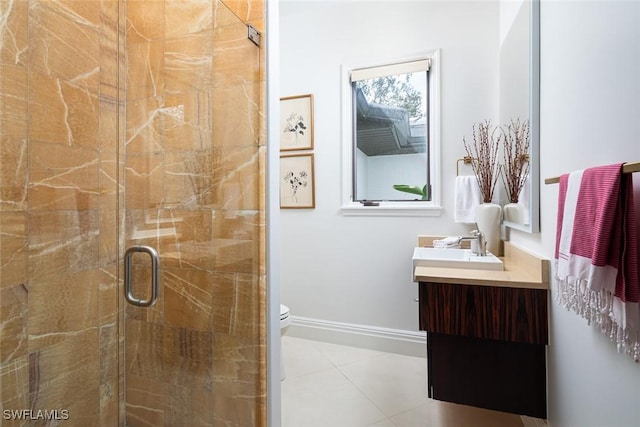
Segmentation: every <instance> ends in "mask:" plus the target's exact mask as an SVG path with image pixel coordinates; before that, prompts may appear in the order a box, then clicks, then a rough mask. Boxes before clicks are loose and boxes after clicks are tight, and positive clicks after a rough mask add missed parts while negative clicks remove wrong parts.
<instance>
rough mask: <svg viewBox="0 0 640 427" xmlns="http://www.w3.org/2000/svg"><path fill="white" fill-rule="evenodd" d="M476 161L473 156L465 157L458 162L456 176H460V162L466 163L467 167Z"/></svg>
mask: <svg viewBox="0 0 640 427" xmlns="http://www.w3.org/2000/svg"><path fill="white" fill-rule="evenodd" d="M474 160H476V159H475V158H473V157H471V156H464V157H463V158H461V159H458V160H456V176H459V175H460V162H464V164H465V165H470V164H471V162H472V161H474Z"/></svg>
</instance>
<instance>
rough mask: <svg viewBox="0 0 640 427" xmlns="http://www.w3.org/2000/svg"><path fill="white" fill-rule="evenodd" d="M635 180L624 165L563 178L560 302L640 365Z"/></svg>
mask: <svg viewBox="0 0 640 427" xmlns="http://www.w3.org/2000/svg"><path fill="white" fill-rule="evenodd" d="M633 203H634V202H633V178H632V174H626V175H623V174H622V164H614V165H608V166H599V167H595V168H589V169H585V170H582V171H576V172H572V173H571V174H565V175H563V176H561V177H560V188H559V192H558V218H557V229H556V249H555V263H556V266H555V267H556V268H555V275H556V281H557V284H558V287H557V294H556V298H557V300H558V301H559V303H560V304H562V305H563V306H565V307H566V308H567V309H571V310H573V311H575V312H576V313H578V314H579V315H580V316H582V317H584V318H585V319H587V321H588V322H589V323H591V322H594V323H596V324H597V325H598V326H599V327H600V330H601V331H602V332H603V333H604V334H606V335H608V336H609V338H610V339H611V340H612V341H614V342H615V343H616V344H617V347H618V351H619V352H625V353H627V354H629V355H631V356H632V357H633V358H634V360H635V361H636V362H638V361H640V304H638V303H639V302H640V279H639V278H638V234H637V225H636V216H635V209H634V204H633Z"/></svg>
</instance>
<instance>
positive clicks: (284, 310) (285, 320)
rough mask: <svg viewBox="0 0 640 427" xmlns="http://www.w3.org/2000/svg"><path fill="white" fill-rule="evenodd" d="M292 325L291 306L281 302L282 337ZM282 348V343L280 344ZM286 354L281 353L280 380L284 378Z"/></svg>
mask: <svg viewBox="0 0 640 427" xmlns="http://www.w3.org/2000/svg"><path fill="white" fill-rule="evenodd" d="M289 325H291V317H290V316H289V307H287V306H286V305H283V304H280V337H282V336H283V335H284V334H285V333H286V332H287V329H289ZM281 343H282V341H281ZM280 347H281V348H282V345H281V346H280ZM284 377H285V375H284V356H283V355H282V352H281V353H280V381H282V380H284Z"/></svg>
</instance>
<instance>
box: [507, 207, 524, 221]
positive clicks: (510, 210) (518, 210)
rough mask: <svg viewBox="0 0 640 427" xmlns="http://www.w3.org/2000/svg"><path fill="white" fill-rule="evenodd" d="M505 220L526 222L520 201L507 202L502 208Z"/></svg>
mask: <svg viewBox="0 0 640 427" xmlns="http://www.w3.org/2000/svg"><path fill="white" fill-rule="evenodd" d="M502 211H503V213H504V220H505V221H509V222H512V223H514V224H524V209H522V206H520V205H519V204H518V203H507V204H506V205H504V208H502Z"/></svg>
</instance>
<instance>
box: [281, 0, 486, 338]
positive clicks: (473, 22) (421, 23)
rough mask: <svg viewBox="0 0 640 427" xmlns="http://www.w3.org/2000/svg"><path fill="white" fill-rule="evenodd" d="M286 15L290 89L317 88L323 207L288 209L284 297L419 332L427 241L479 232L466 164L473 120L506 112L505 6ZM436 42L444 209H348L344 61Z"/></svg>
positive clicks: (319, 311) (418, 5) (397, 4)
mask: <svg viewBox="0 0 640 427" xmlns="http://www.w3.org/2000/svg"><path fill="white" fill-rule="evenodd" d="M280 11H281V15H280V18H281V19H280V38H281V44H280V46H281V52H280V56H281V61H280V64H281V69H280V76H281V78H280V84H281V95H282V96H289V95H296V94H303V93H313V95H314V103H315V105H314V126H315V141H314V145H315V150H314V152H315V162H316V164H315V179H316V208H315V209H314V210H282V211H281V225H282V232H281V234H282V242H281V244H282V271H281V278H282V281H281V292H282V301H283V303H284V304H287V305H288V306H289V307H290V309H291V314H292V315H293V316H303V317H308V318H314V319H323V320H329V321H333V322H345V323H352V324H361V325H370V326H376V327H384V328H392V329H400V330H408V331H417V329H418V316H417V304H416V303H415V302H413V299H414V298H416V297H417V285H416V284H415V283H413V282H412V278H411V274H412V273H411V267H410V266H411V255H412V252H413V248H414V247H415V243H416V237H417V235H418V234H444V235H451V234H461V233H464V232H465V231H467V228H465V227H462V226H460V225H456V224H454V222H453V219H452V218H453V216H452V210H451V209H452V207H453V181H454V177H455V160H456V159H457V158H459V157H462V156H463V155H464V146H463V144H462V137H463V136H465V135H466V136H467V138H469V137H470V136H471V126H472V124H473V123H474V122H478V121H481V120H483V119H486V118H493V117H495V116H496V108H495V106H496V104H497V77H496V76H497V66H498V64H497V59H496V58H497V44H498V37H499V28H498V25H497V22H498V16H499V11H498V8H497V6H495V5H493V4H491V3H485V2H470V3H460V2H450V1H448V2H415V1H406V2H401V1H388V2H387V1H382V2H381V1H373V2H365V1H356V2H350V1H347V2H345V1H340V2H329V1H316V2H309V1H282V2H281V3H280ZM433 48H441V49H442V51H441V55H442V85H441V91H442V101H443V102H442V143H443V149H442V166H443V178H444V185H443V187H442V188H443V191H444V196H443V202H444V203H443V204H444V207H445V211H444V213H443V215H442V216H441V217H438V218H424V217H422V218H416V217H408V218H397V217H395V218H388V217H375V218H372V217H345V216H342V215H341V214H340V212H339V209H340V206H341V188H342V187H341V178H342V177H341V176H340V175H341V152H342V151H341V143H342V141H341V135H342V133H341V100H342V97H341V93H340V89H341V82H340V77H341V66H342V65H343V64H346V65H361V64H365V65H366V64H369V63H372V64H376V63H379V62H380V61H383V62H384V61H385V60H388V59H389V58H391V59H395V58H399V57H406V56H412V55H416V54H419V53H421V52H424V51H428V50H429V49H433ZM464 168H466V166H463V169H464ZM467 172H468V173H471V172H470V170H469V171H467Z"/></svg>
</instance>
